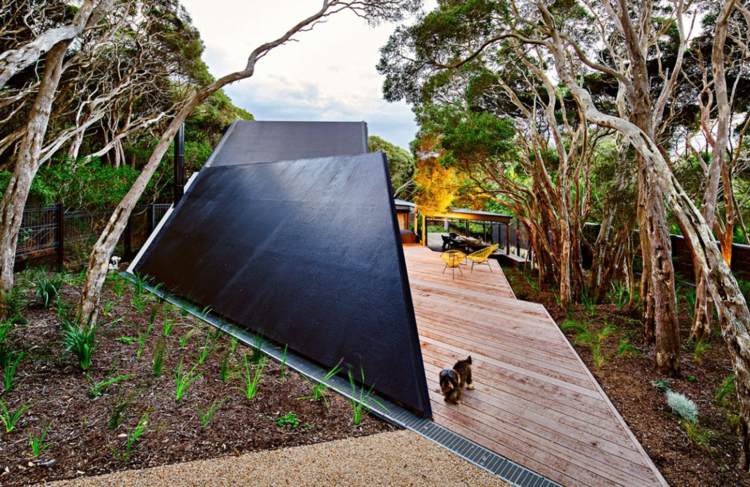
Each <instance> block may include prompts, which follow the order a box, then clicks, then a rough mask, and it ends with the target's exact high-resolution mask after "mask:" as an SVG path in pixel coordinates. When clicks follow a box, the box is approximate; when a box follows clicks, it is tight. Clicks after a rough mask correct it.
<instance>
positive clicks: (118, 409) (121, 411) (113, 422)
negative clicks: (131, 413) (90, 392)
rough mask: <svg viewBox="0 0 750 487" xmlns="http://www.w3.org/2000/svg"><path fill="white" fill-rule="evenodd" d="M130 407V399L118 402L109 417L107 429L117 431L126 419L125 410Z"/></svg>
mask: <svg viewBox="0 0 750 487" xmlns="http://www.w3.org/2000/svg"><path fill="white" fill-rule="evenodd" d="M128 406H130V399H129V398H128V399H123V400H121V401H118V402H117V404H115V406H114V407H113V408H112V412H111V413H110V415H109V421H107V427H108V428H109V429H111V430H116V429H117V428H118V427H119V426H120V425H121V424H122V422H123V420H124V419H125V410H126V409H127V408H128Z"/></svg>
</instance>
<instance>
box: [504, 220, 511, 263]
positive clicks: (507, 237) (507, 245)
mask: <svg viewBox="0 0 750 487" xmlns="http://www.w3.org/2000/svg"><path fill="white" fill-rule="evenodd" d="M505 255H510V223H505Z"/></svg>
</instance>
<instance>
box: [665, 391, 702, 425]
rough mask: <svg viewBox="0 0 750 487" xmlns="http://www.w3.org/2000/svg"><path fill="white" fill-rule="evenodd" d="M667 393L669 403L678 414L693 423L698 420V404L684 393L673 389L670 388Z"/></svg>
mask: <svg viewBox="0 0 750 487" xmlns="http://www.w3.org/2000/svg"><path fill="white" fill-rule="evenodd" d="M666 395H667V405H668V406H669V407H670V409H672V411H673V412H674V413H675V414H676V415H678V416H679V417H680V418H682V419H684V420H685V421H689V422H691V423H695V422H696V421H698V406H696V405H695V403H694V402H693V401H692V400H690V399H688V398H687V396H685V395H684V394H681V393H679V392H675V391H672V390H668V391H667V392H666Z"/></svg>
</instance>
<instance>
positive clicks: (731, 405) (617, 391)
mask: <svg viewBox="0 0 750 487" xmlns="http://www.w3.org/2000/svg"><path fill="white" fill-rule="evenodd" d="M503 271H504V272H505V274H506V276H507V277H508V280H509V282H510V284H511V286H512V287H513V291H514V292H515V293H516V296H517V297H518V299H523V300H526V301H533V302H536V303H541V304H543V305H544V306H545V307H546V308H547V310H549V312H550V315H551V316H552V318H554V320H555V321H556V322H557V324H558V325H561V324H563V323H564V322H565V321H566V320H572V321H574V322H577V323H580V324H583V325H585V326H586V328H587V329H588V331H589V332H590V333H594V334H595V333H597V332H599V331H601V330H602V329H603V328H604V327H605V326H607V325H614V332H613V333H612V334H610V335H609V336H607V337H606V338H604V339H603V340H602V345H601V353H600V354H599V357H598V359H599V360H603V363H601V364H600V366H599V367H597V366H596V365H595V361H594V356H593V355H592V348H591V347H590V346H587V345H584V344H581V343H580V341H577V340H576V335H577V333H576V331H574V330H563V331H564V333H565V335H566V336H567V337H568V339H569V340H570V342H571V343H572V344H573V346H574V347H575V349H576V351H577V352H578V354H579V355H580V356H581V358H582V359H583V361H584V362H585V363H586V365H587V366H588V368H589V369H590V370H591V372H592V373H593V374H594V376H595V377H596V380H597V381H599V384H601V386H602V388H603V389H604V391H605V392H606V393H607V395H608V396H609V398H610V399H611V400H612V402H613V403H614V405H615V407H617V410H618V411H620V414H622V416H623V418H624V419H625V421H626V422H627V423H628V425H629V426H630V429H631V430H632V431H633V433H634V434H635V436H636V437H637V438H638V441H640V442H641V445H643V447H644V448H645V449H646V451H647V452H648V454H649V456H651V459H652V460H653V461H654V463H655V464H656V466H657V467H658V468H659V470H660V471H661V473H662V475H664V477H665V478H666V480H667V482H669V484H670V485H673V486H707V485H717V486H718V485H727V486H728V485H750V475H748V474H747V473H745V472H742V471H740V470H739V469H738V468H737V463H738V455H739V451H740V443H739V440H738V436H737V434H736V431H735V426H734V422H733V417H734V415H736V414H737V412H738V405H737V402H736V398H735V396H734V395H733V394H729V395H728V397H726V398H725V400H724V401H723V402H722V403H720V402H719V401H717V399H716V392H717V390H718V389H719V387H720V386H721V384H722V381H724V379H725V378H726V377H727V376H728V375H729V374H731V373H732V365H731V362H730V360H729V354H728V352H727V350H726V345H725V344H724V341H723V339H722V338H721V336H720V335H718V330H717V331H716V333H715V334H714V335H713V336H711V337H710V338H709V339H708V340H707V341H706V343H707V349H706V350H705V351H701V350H700V347H699V350H698V353H696V347H695V344H693V343H691V342H690V341H689V340H688V339H687V337H689V336H690V325H691V313H692V310H691V307H690V306H689V305H688V303H687V300H686V299H685V297H686V295H687V294H688V293H689V288H688V287H686V286H681V287H680V289H679V290H678V297H679V310H680V328H681V329H680V336H681V337H682V340H683V343H684V345H683V349H682V354H681V369H682V376H681V377H679V378H671V377H665V376H663V375H661V374H659V372H658V371H657V370H656V368H655V366H654V347H653V345H651V344H647V343H645V340H644V338H643V329H642V324H641V320H640V315H639V312H638V311H633V312H629V311H627V310H624V309H620V308H618V307H617V306H615V305H612V304H606V305H591V306H581V305H576V306H577V307H576V308H575V309H574V310H572V311H570V312H568V313H565V312H564V311H563V310H562V309H561V308H560V306H559V305H558V302H557V299H556V294H555V293H554V292H551V291H549V290H545V289H541V290H540V289H539V288H538V285H537V284H536V279H535V278H534V277H533V276H531V275H529V274H527V273H524V272H523V271H522V270H521V269H520V268H517V267H511V266H503ZM628 343H629V344H630V345H632V347H634V350H633V349H631V348H630V347H628V346H627V345H623V344H628ZM628 350H629V351H628ZM659 380H665V381H668V384H669V387H670V388H671V389H672V390H674V391H676V392H680V393H682V394H685V395H686V396H687V397H688V398H690V399H692V400H693V401H694V402H695V403H696V405H697V406H698V413H699V420H698V424H699V425H700V431H701V432H702V433H704V435H705V438H704V440H705V441H704V442H703V443H704V444H703V445H699V444H696V443H695V442H694V441H691V440H690V439H689V438H688V435H687V433H686V430H685V429H683V427H682V426H681V425H680V422H679V418H678V417H677V416H676V415H675V414H674V413H673V412H672V411H671V409H670V408H669V406H668V405H667V401H666V398H665V395H664V393H663V392H661V391H659V390H658V389H657V388H656V387H655V386H654V385H652V382H653V381H659Z"/></svg>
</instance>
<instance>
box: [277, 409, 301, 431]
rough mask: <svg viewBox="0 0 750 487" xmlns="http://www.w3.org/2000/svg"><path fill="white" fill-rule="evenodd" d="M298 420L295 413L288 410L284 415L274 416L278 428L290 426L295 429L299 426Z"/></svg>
mask: <svg viewBox="0 0 750 487" xmlns="http://www.w3.org/2000/svg"><path fill="white" fill-rule="evenodd" d="M299 424H300V420H299V418H298V417H297V415H296V414H295V413H293V412H288V413H286V414H285V415H283V416H281V417H279V418H276V426H278V427H279V428H284V427H287V426H288V427H290V428H292V429H297V428H298V427H299Z"/></svg>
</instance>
